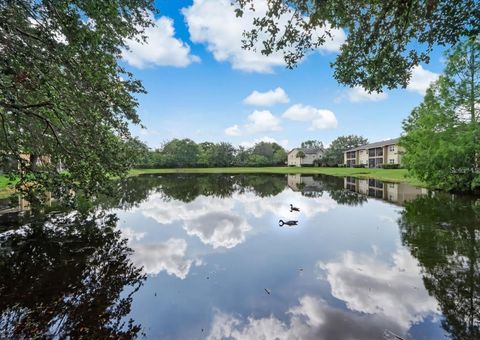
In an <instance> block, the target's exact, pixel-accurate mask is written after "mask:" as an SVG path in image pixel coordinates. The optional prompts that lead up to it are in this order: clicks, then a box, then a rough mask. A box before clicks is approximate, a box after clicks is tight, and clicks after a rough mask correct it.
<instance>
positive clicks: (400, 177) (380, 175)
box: [130, 167, 425, 186]
mask: <svg viewBox="0 0 480 340" xmlns="http://www.w3.org/2000/svg"><path fill="white" fill-rule="evenodd" d="M171 173H192V174H217V173H225V174H249V173H252V174H325V175H332V176H342V177H343V176H353V177H357V178H375V179H378V180H382V181H387V182H397V183H398V182H405V183H409V184H412V185H416V186H425V184H423V183H422V182H420V181H419V180H417V179H415V178H412V177H408V176H407V170H405V169H362V168H317V167H312V168H297V167H263V168H188V169H132V170H130V175H132V176H136V175H141V174H171Z"/></svg>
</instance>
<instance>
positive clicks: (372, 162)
mask: <svg viewBox="0 0 480 340" xmlns="http://www.w3.org/2000/svg"><path fill="white" fill-rule="evenodd" d="M399 140H400V138H395V139H389V140H384V141H381V142H376V143H370V144H365V145H361V146H359V147H356V148H353V149H350V150H346V151H345V152H344V153H343V159H344V164H345V165H346V166H354V165H358V164H362V165H364V166H365V167H367V168H379V167H381V166H382V164H400V165H401V164H402V153H403V149H402V148H401V147H400V146H399V145H398V142H399Z"/></svg>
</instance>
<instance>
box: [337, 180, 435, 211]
mask: <svg viewBox="0 0 480 340" xmlns="http://www.w3.org/2000/svg"><path fill="white" fill-rule="evenodd" d="M344 181H345V182H344V185H345V189H347V190H350V191H354V192H358V193H359V194H362V195H365V196H370V197H375V198H379V199H382V200H385V201H389V202H392V203H397V204H401V205H403V204H404V203H405V202H407V201H411V200H414V199H415V198H417V197H418V196H420V195H426V194H428V189H424V188H417V187H414V186H411V185H409V184H407V183H386V182H382V181H379V180H376V179H358V178H354V177H345V179H344Z"/></svg>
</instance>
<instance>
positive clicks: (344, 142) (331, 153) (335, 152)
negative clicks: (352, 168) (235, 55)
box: [322, 135, 368, 166]
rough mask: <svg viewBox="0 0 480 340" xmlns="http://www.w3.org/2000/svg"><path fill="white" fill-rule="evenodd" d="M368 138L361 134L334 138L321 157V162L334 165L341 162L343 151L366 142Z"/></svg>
mask: <svg viewBox="0 0 480 340" xmlns="http://www.w3.org/2000/svg"><path fill="white" fill-rule="evenodd" d="M367 143H368V139H366V138H364V137H362V136H356V135H348V136H340V137H337V138H335V139H334V140H333V141H332V143H330V146H329V147H328V149H327V150H326V151H325V154H324V155H323V157H322V164H324V165H327V166H336V165H338V164H342V163H343V152H344V151H345V150H348V149H352V148H356V147H357V146H360V145H363V144H367Z"/></svg>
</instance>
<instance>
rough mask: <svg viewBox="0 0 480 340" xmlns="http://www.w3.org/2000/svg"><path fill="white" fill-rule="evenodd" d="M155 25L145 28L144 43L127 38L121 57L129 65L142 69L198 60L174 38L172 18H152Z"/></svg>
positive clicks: (187, 63)
mask: <svg viewBox="0 0 480 340" xmlns="http://www.w3.org/2000/svg"><path fill="white" fill-rule="evenodd" d="M146 15H149V16H150V17H151V19H152V20H153V21H154V23H155V25H154V26H152V27H148V28H146V29H145V35H146V37H147V41H146V42H144V43H140V42H137V41H135V40H128V41H127V46H128V48H129V49H128V50H124V51H123V59H125V61H126V62H127V63H129V64H130V65H132V66H134V67H137V68H140V69H143V68H146V67H149V66H175V67H185V66H188V65H189V64H191V63H192V62H196V61H199V60H200V59H199V58H198V57H197V56H194V55H192V54H191V53H190V47H189V46H188V45H187V44H186V43H184V42H183V41H181V40H180V39H177V38H175V29H174V27H173V20H172V19H171V18H168V17H165V16H163V17H160V18H158V19H154V18H153V14H152V13H147V14H146Z"/></svg>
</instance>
